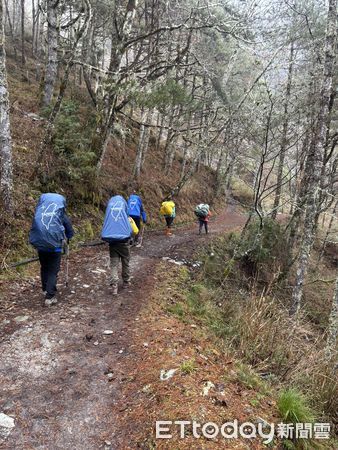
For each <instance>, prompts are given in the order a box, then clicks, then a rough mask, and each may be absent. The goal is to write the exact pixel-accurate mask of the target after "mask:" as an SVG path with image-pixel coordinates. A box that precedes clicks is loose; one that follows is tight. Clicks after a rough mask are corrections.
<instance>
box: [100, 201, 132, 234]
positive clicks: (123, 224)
mask: <svg viewBox="0 0 338 450" xmlns="http://www.w3.org/2000/svg"><path fill="white" fill-rule="evenodd" d="M131 236H132V228H131V225H130V222H129V219H128V206H127V202H126V201H125V199H124V198H123V197H121V195H115V197H112V198H111V199H110V200H109V202H108V205H107V209H106V214H105V217H104V222H103V227H102V232H101V238H102V240H103V241H106V242H119V241H126V240H128V239H129V238H130V237H131Z"/></svg>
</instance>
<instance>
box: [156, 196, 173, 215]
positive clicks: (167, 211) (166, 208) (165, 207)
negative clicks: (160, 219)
mask: <svg viewBox="0 0 338 450" xmlns="http://www.w3.org/2000/svg"><path fill="white" fill-rule="evenodd" d="M160 214H161V215H162V216H168V217H175V203H174V202H173V201H171V200H170V201H166V202H163V203H162V205H161V209H160Z"/></svg>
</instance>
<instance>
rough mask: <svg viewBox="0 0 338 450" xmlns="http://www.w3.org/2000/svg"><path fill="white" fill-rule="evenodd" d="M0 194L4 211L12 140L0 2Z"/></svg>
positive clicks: (8, 208) (9, 192)
mask: <svg viewBox="0 0 338 450" xmlns="http://www.w3.org/2000/svg"><path fill="white" fill-rule="evenodd" d="M0 163H1V164H0V177H1V178H0V191H1V192H0V193H1V203H2V206H3V208H4V210H5V211H7V212H10V211H11V210H12V206H13V199H12V192H13V174H12V139H11V132H10V120H9V99H8V87H7V73H6V52H5V30H4V5H3V1H2V0H1V2H0Z"/></svg>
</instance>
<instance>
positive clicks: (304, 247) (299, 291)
mask: <svg viewBox="0 0 338 450" xmlns="http://www.w3.org/2000/svg"><path fill="white" fill-rule="evenodd" d="M325 41H326V42H325V59H324V68H323V69H324V70H323V79H322V87H321V92H320V104H319V113H318V121H317V127H316V134H315V142H314V145H312V146H311V147H310V153H309V155H308V161H310V162H311V165H312V173H311V174H310V175H309V178H308V185H307V196H306V197H307V198H306V211H305V221H304V233H303V239H302V244H301V250H300V256H299V260H298V267H297V272H296V281H295V285H294V288H293V292H292V305H291V309H290V314H291V315H293V314H297V313H298V312H299V309H300V306H301V300H302V295H303V286H304V280H305V277H306V273H307V268H308V263H309V257H310V253H311V250H312V247H313V243H314V238H315V236H314V235H315V222H316V216H317V211H318V208H319V205H318V197H319V195H318V194H319V187H320V176H321V170H322V164H323V155H324V151H325V143H326V134H327V123H328V121H327V118H328V115H329V108H330V98H331V93H332V81H333V75H334V62H335V53H336V45H337V42H336V41H337V0H329V11H328V16H327V31H326V39H325Z"/></svg>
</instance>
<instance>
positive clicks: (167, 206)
mask: <svg viewBox="0 0 338 450" xmlns="http://www.w3.org/2000/svg"><path fill="white" fill-rule="evenodd" d="M160 214H161V215H162V216H163V217H164V218H165V221H166V224H167V227H166V230H165V234H166V235H167V236H171V235H172V233H171V231H170V229H171V226H172V224H173V222H174V219H175V217H176V206H175V203H174V202H173V201H172V200H171V199H168V200H165V201H164V202H162V205H161V208H160Z"/></svg>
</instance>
